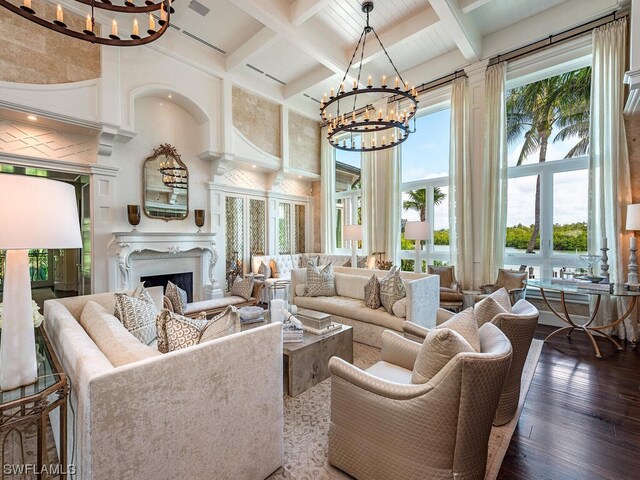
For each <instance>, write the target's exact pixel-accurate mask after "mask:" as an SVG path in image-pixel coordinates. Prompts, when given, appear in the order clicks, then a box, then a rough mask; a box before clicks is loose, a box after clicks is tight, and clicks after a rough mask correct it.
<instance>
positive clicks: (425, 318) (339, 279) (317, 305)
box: [291, 267, 440, 348]
mask: <svg viewBox="0 0 640 480" xmlns="http://www.w3.org/2000/svg"><path fill="white" fill-rule="evenodd" d="M334 271H335V285H336V293H337V296H335V297H307V296H303V295H301V294H302V293H303V290H304V287H303V285H305V284H306V279H307V270H306V269H304V268H300V269H295V270H293V271H292V274H291V298H292V300H291V301H292V303H293V304H294V305H296V306H298V307H301V308H308V309H311V310H316V311H319V312H325V313H329V314H331V316H332V317H333V321H335V322H339V323H342V324H345V325H351V326H352V327H353V340H354V341H356V342H360V343H365V344H367V345H371V346H373V347H378V348H380V347H381V345H382V340H381V339H382V332H383V331H384V330H385V329H390V330H393V331H396V332H400V333H402V323H403V322H404V321H405V320H408V321H411V322H413V323H417V324H418V325H422V326H423V327H426V328H433V327H435V326H436V310H437V309H438V299H439V285H440V282H439V277H438V276H437V275H428V274H423V273H411V272H402V273H401V276H402V278H403V280H404V281H405V287H406V291H407V296H406V299H405V300H404V301H402V303H403V304H404V305H403V306H402V307H403V308H395V309H394V310H396V314H395V315H394V314H393V313H389V312H387V311H386V310H385V309H384V308H382V307H381V308H379V309H377V310H374V309H371V308H369V307H367V306H366V304H365V301H364V286H365V285H366V283H367V282H368V281H369V279H370V278H371V275H374V274H375V275H377V276H378V277H379V278H382V277H384V276H385V275H386V274H387V273H389V272H387V271H385V270H364V269H359V268H348V267H335V268H334ZM398 307H400V306H399V305H398Z"/></svg>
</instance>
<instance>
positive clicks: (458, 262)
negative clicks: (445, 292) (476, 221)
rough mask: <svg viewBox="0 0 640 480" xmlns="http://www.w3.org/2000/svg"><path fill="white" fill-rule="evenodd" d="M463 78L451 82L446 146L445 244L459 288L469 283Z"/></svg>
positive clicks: (466, 124) (470, 238)
mask: <svg viewBox="0 0 640 480" xmlns="http://www.w3.org/2000/svg"><path fill="white" fill-rule="evenodd" d="M467 90H468V88H467V78H466V77H462V78H457V79H455V80H454V81H453V84H452V85H451V143H450V147H449V152H450V153H449V232H450V235H449V246H450V248H451V261H452V263H453V264H454V265H455V266H456V278H457V280H458V281H459V282H460V284H461V285H462V288H463V289H470V288H471V287H472V283H473V232H472V221H471V201H472V200H471V157H470V155H469V139H470V132H469V99H468V91H467Z"/></svg>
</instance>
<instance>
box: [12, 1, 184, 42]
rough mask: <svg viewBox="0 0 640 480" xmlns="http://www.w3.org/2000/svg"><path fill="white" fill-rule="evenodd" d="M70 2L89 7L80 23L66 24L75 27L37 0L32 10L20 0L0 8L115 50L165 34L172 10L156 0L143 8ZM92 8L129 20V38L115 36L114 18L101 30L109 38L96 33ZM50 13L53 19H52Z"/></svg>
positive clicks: (58, 11) (59, 8)
mask: <svg viewBox="0 0 640 480" xmlns="http://www.w3.org/2000/svg"><path fill="white" fill-rule="evenodd" d="M74 1H75V2H77V3H80V4H83V5H84V6H86V7H89V8H90V10H89V13H88V14H87V16H86V18H85V19H84V21H80V22H78V21H77V19H73V21H72V22H69V23H70V24H71V23H75V24H76V25H77V27H74V26H71V25H67V24H66V23H65V19H64V14H65V12H64V10H63V9H62V6H61V5H60V4H58V5H57V7H56V8H55V9H54V8H53V5H51V4H49V3H47V2H44V1H42V0H38V2H37V3H39V5H38V6H37V7H38V8H36V5H35V3H36V2H35V1H32V0H22V4H21V5H18V4H17V2H15V3H11V2H10V1H9V0H0V6H2V7H4V8H6V9H7V10H10V11H11V12H13V13H15V14H17V15H20V16H21V17H23V18H26V19H27V20H29V21H31V22H34V23H37V24H38V25H40V26H43V27H45V28H48V29H50V30H54V31H56V32H58V33H62V34H64V35H68V36H70V37H73V38H77V39H79V40H84V41H86V42H90V43H99V44H102V45H112V46H117V47H129V46H136V45H146V44H148V43H151V42H153V41H155V40H157V39H158V38H160V37H161V36H162V35H163V34H164V32H166V31H167V28H169V20H170V17H171V14H172V13H174V9H173V7H172V6H171V4H172V0H156V2H157V3H154V0H146V1H145V4H144V5H136V4H135V3H134V0H124V1H123V0H118V1H122V2H123V3H122V4H121V5H114V4H113V3H112V2H111V0H74ZM139 1H142V0H139ZM83 8H84V7H83ZM96 9H98V10H99V11H100V10H102V11H105V12H107V11H108V12H110V13H111V14H113V16H114V17H115V16H118V18H120V19H123V18H128V19H130V20H128V21H127V25H131V30H130V32H131V33H130V34H129V35H123V34H121V33H119V29H120V28H121V27H122V25H118V22H117V20H116V18H112V19H111V25H110V27H111V28H110V29H108V28H106V27H105V29H104V30H106V31H110V32H111V33H110V35H108V36H107V35H104V34H103V33H102V32H99V31H98V29H96V18H95V15H94V13H96ZM54 11H55V19H54V18H52V17H53V13H54ZM49 17H51V18H49ZM145 17H146V18H145ZM138 18H140V21H141V23H142V24H143V25H144V24H145V23H146V24H148V28H147V29H146V30H145V29H144V27H143V26H141V25H140V24H139V23H138ZM121 23H122V21H121ZM80 24H82V25H80ZM156 24H157V25H158V26H159V28H158V26H157V25H156ZM82 27H84V28H82ZM143 32H144V33H143Z"/></svg>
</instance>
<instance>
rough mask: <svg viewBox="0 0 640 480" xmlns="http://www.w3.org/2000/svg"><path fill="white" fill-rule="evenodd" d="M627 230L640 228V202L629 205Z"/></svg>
mask: <svg viewBox="0 0 640 480" xmlns="http://www.w3.org/2000/svg"><path fill="white" fill-rule="evenodd" d="M627 230H640V203H636V204H635V205H627Z"/></svg>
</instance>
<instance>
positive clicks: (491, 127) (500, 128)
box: [481, 62, 507, 283]
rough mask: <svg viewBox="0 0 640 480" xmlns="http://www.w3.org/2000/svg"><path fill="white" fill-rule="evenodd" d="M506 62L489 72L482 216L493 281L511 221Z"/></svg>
mask: <svg viewBox="0 0 640 480" xmlns="http://www.w3.org/2000/svg"><path fill="white" fill-rule="evenodd" d="M506 70H507V68H506V64H505V63H504V62H503V63H499V64H497V65H493V66H490V67H489V68H487V73H486V75H485V80H486V82H485V97H486V100H487V107H486V116H485V125H486V126H485V142H484V143H485V145H484V191H483V195H482V197H483V199H484V204H483V209H482V212H483V218H482V226H483V227H482V230H481V231H482V235H483V240H482V242H483V243H482V260H483V262H482V282H483V283H493V282H494V280H495V278H496V275H497V271H498V268H500V267H501V266H502V265H503V255H504V244H505V238H506V223H507V139H506V130H507V119H506V117H507V115H506V105H505V82H506Z"/></svg>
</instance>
